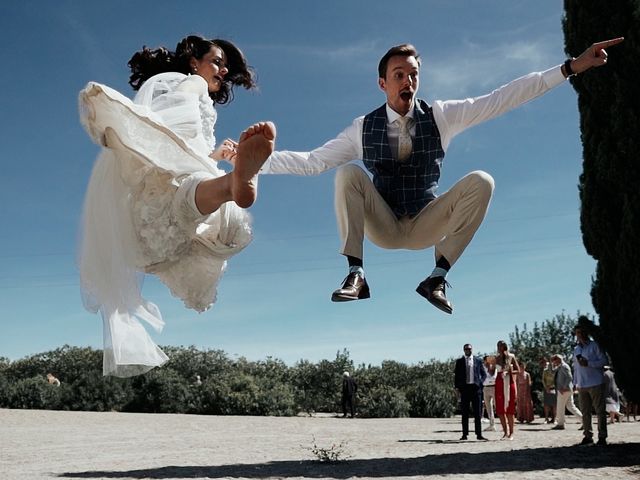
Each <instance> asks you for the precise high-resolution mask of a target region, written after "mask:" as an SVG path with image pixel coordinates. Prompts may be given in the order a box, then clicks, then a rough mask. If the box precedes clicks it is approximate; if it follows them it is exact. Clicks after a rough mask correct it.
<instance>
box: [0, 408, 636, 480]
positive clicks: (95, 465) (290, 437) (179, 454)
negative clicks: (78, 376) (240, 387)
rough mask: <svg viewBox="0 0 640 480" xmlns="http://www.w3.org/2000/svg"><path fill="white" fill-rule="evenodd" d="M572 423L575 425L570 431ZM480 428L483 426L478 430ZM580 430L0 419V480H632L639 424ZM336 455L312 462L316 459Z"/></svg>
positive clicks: (350, 422) (258, 420)
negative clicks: (605, 431)
mask: <svg viewBox="0 0 640 480" xmlns="http://www.w3.org/2000/svg"><path fill="white" fill-rule="evenodd" d="M572 422H573V423H572ZM484 426H486V425H484V424H483V427H484ZM578 426H579V425H578V424H577V423H575V422H574V421H573V420H572V419H570V423H568V424H567V429H566V430H564V431H551V430H549V426H548V425H544V424H543V423H542V422H541V421H540V420H536V422H534V423H532V424H529V425H518V426H517V428H516V436H515V439H514V440H513V441H505V440H499V438H500V437H501V434H500V433H498V432H486V433H485V436H486V437H487V438H489V440H490V441H488V442H481V441H477V440H475V436H474V435H471V436H470V437H469V438H470V439H471V440H468V441H460V440H459V438H460V428H461V427H460V418H459V417H456V418H451V419H423V418H418V419H414V418H402V419H359V418H356V419H343V418H340V417H335V416H328V415H327V416H317V417H290V418H278V417H216V416H196V415H155V414H133V413H116V412H110V413H95V412H56V411H43V410H6V409H0V479H2V480H13V479H20V480H35V479H51V478H58V479H60V478H62V479H114V478H116V479H182V478H203V479H205V478H206V479H220V478H231V479H272V478H281V479H322V478H327V479H347V478H358V479H361V478H362V479H364V478H371V479H414V478H415V479H417V478H427V479H440V478H449V479H454V478H455V479H463V480H466V479H492V480H495V479H497V478H509V479H514V480H515V479H517V480H525V479H540V478H545V479H549V478H551V479H555V478H557V479H562V480H567V479H578V478H579V479H582V480H585V479H594V480H595V479H602V478H608V479H611V480H614V479H615V480H618V479H631V478H636V479H637V478H640V421H638V422H633V421H631V422H622V423H616V424H614V425H609V445H608V446H606V447H598V446H595V445H594V446H576V444H577V443H578V442H579V441H580V440H581V438H582V436H581V432H580V431H579V430H578ZM314 443H315V445H316V447H317V448H318V450H319V452H320V453H321V452H322V451H324V452H329V451H331V449H332V446H333V445H335V447H333V452H334V453H335V454H336V455H337V457H338V460H337V461H334V462H320V461H318V456H317V455H316V454H314V453H313V451H312V448H313V446H314Z"/></svg>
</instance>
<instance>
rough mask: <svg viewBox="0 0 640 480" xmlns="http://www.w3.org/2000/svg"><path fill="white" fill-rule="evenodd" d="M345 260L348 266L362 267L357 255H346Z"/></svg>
mask: <svg viewBox="0 0 640 480" xmlns="http://www.w3.org/2000/svg"><path fill="white" fill-rule="evenodd" d="M346 257H347V262H349V266H350V267H362V259H361V258H358V257H352V256H351V255H346Z"/></svg>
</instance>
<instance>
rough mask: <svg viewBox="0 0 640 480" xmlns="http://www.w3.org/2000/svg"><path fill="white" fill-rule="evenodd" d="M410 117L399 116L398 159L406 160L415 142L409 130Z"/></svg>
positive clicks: (397, 122)
mask: <svg viewBox="0 0 640 480" xmlns="http://www.w3.org/2000/svg"><path fill="white" fill-rule="evenodd" d="M409 120H410V118H409V117H399V118H398V119H397V120H396V124H397V125H398V127H399V128H398V160H399V161H400V162H404V161H405V160H406V159H407V158H409V156H410V155H411V150H412V149H413V143H412V142H411V133H410V132H409Z"/></svg>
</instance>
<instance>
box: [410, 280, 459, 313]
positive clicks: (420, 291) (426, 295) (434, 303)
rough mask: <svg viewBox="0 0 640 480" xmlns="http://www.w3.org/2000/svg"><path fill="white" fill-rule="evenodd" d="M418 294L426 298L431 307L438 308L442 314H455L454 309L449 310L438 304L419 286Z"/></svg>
mask: <svg viewBox="0 0 640 480" xmlns="http://www.w3.org/2000/svg"><path fill="white" fill-rule="evenodd" d="M416 292H418V295H420V296H422V297H424V298H426V299H427V301H428V302H429V303H430V304H431V305H433V306H434V307H436V308H437V309H438V310H440V311H441V312H444V313H448V314H449V315H451V314H452V313H453V308H447V307H446V306H445V305H442V304H441V303H438V302H434V301H433V300H432V299H431V298H429V294H428V293H427V291H426V290H424V289H423V288H422V287H420V286H418V288H416Z"/></svg>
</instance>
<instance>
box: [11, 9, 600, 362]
mask: <svg viewBox="0 0 640 480" xmlns="http://www.w3.org/2000/svg"><path fill="white" fill-rule="evenodd" d="M562 14H563V12H562V2H560V1H550V2H530V1H521V0H512V1H510V2H506V1H496V0H486V1H483V2H451V1H445V0H415V1H414V0H407V1H404V2H402V4H401V6H399V4H397V3H395V4H394V3H393V2H379V1H373V0H353V1H338V0H329V1H326V0H325V1H323V2H304V1H273V2H264V1H261V2H257V1H251V0H248V1H244V2H219V1H189V2H175V1H165V0H154V1H138V2H130V1H125V0H118V1H113V0H111V1H109V2H93V1H85V2H78V1H65V0H59V1H56V2H50V1H45V0H41V1H33V0H23V1H21V2H6V3H5V4H4V5H3V15H2V16H1V18H0V44H2V45H3V47H2V50H1V51H0V59H1V62H2V69H0V88H1V91H2V92H3V95H2V100H0V102H1V104H2V108H1V109H0V115H1V116H0V119H1V122H2V123H1V127H2V128H1V129H0V149H1V150H0V151H1V153H2V155H1V158H2V165H3V170H4V171H3V182H2V184H3V188H2V189H0V224H1V225H2V229H1V230H0V265H1V267H0V356H6V357H9V358H11V359H17V358H21V357H23V356H26V355H29V354H33V353H37V352H42V351H46V350H49V349H53V348H56V347H59V346H62V345H64V344H70V345H78V346H93V347H98V348H100V347H101V344H102V322H101V319H100V318H99V316H97V315H93V314H90V313H89V312H86V311H85V310H84V309H83V307H82V304H81V300H80V293H79V282H78V273H77V266H76V260H75V252H76V244H77V232H78V224H79V218H80V212H81V206H82V199H83V195H84V191H85V188H86V184H87V181H88V178H89V174H90V170H91V167H92V164H93V162H94V160H95V157H96V155H97V153H98V147H97V146H96V145H94V144H92V143H91V141H90V140H89V138H88V136H87V135H86V134H85V132H84V131H83V130H82V128H81V126H80V123H79V121H78V114H77V94H78V91H79V90H80V89H81V88H82V87H83V86H84V85H85V84H86V82H88V81H90V80H94V81H99V82H101V83H105V84H108V85H110V86H112V87H114V88H116V89H118V90H120V91H121V92H123V93H124V94H126V95H129V96H130V95H131V93H132V92H131V89H130V87H129V86H128V85H127V78H128V71H127V67H126V63H127V61H128V59H129V58H130V56H131V55H132V54H133V53H134V52H135V51H137V50H138V49H140V48H141V47H142V45H148V46H150V47H155V46H158V45H165V46H168V47H170V48H173V47H174V46H175V44H176V43H177V41H178V40H179V39H180V38H182V37H183V36H185V35H186V34H189V33H200V34H203V35H205V36H211V37H222V38H228V39H230V40H232V41H234V42H235V43H237V44H238V46H240V48H242V49H243V51H244V52H245V54H246V56H247V57H248V59H249V63H250V64H251V65H252V66H253V67H254V68H255V69H256V71H257V73H258V81H259V84H260V88H259V90H258V91H256V92H245V91H241V92H238V93H237V95H236V100H235V101H234V102H233V103H231V105H229V106H227V107H223V108H220V109H219V119H218V125H217V129H216V135H217V137H218V139H223V138H225V137H233V138H235V137H237V136H238V133H239V132H240V131H241V130H242V129H243V128H245V127H246V126H247V125H249V124H251V123H253V122H255V121H259V120H273V121H274V122H275V123H276V124H277V126H278V132H279V137H278V140H277V147H278V148H279V149H290V150H302V151H304V150H309V149H311V148H313V147H315V146H318V145H320V144H322V143H324V142H325V141H326V140H328V139H330V138H333V137H334V136H335V135H337V134H338V133H339V132H340V131H341V130H342V129H343V128H345V127H346V126H347V125H349V124H350V123H351V121H352V120H353V119H354V118H355V117H357V116H359V115H362V114H365V113H367V112H369V111H371V110H373V109H374V108H375V107H377V106H379V105H381V104H383V103H384V96H383V94H382V92H381V91H380V90H379V89H378V86H377V73H376V68H377V63H378V60H379V58H380V57H381V56H382V55H383V54H384V52H385V51H386V50H387V49H388V48H389V47H390V46H392V45H396V44H399V43H404V42H410V43H413V44H414V45H415V46H416V47H417V48H418V50H420V52H421V53H422V57H423V66H422V72H421V90H420V92H421V93H420V96H421V97H422V98H425V99H426V100H427V101H429V102H431V101H433V100H435V99H452V98H461V97H467V96H476V95H481V94H484V93H488V92H489V91H491V90H492V89H493V88H495V87H497V86H499V85H501V84H503V83H506V82H508V81H509V80H511V79H514V78H516V77H518V76H521V75H524V74H526V73H529V72H530V71H535V70H544V69H546V68H548V67H551V66H554V65H557V64H560V63H561V62H562V61H563V60H564V58H565V55H564V51H563V36H562V29H561V19H562ZM595 40H601V39H594V41H595ZM605 68H606V67H605ZM589 74H593V75H597V71H592V72H590V73H589ZM578 125H579V118H578V113H577V103H576V95H575V93H574V91H573V90H572V88H571V86H570V85H569V84H568V83H566V84H565V85H561V86H560V87H558V88H556V89H554V90H553V91H551V92H550V93H548V94H547V95H545V96H544V97H542V98H539V99H537V100H535V101H534V102H531V103H529V104H527V105H525V106H523V107H521V108H519V109H518V110H516V111H513V112H510V113H508V114H507V115H505V116H503V117H500V118H498V119H495V120H493V121H491V122H488V123H485V124H483V125H480V126H478V127H475V128H473V129H471V130H468V131H466V132H465V133H463V134H462V135H460V136H458V137H457V138H456V139H455V140H454V141H453V143H452V144H451V146H450V148H449V151H448V153H447V157H446V159H445V165H444V173H443V175H442V178H441V182H440V190H441V191H445V190H446V189H447V188H449V187H450V186H451V185H452V184H453V183H454V182H455V181H456V180H458V179H459V178H460V177H462V176H463V175H464V174H466V173H467V172H469V171H471V170H476V169H483V170H486V171H487V172H489V173H490V174H491V175H492V176H493V177H494V179H495V181H496V192H495V197H494V200H493V203H492V206H491V208H490V211H489V214H488V216H487V218H486V220H485V222H484V224H483V226H482V227H481V229H480V230H479V232H478V234H477V235H476V237H475V239H474V240H473V242H472V244H471V246H470V247H469V248H468V249H467V251H466V252H465V254H464V255H463V256H462V258H461V259H460V261H459V262H458V263H457V264H456V265H455V267H454V268H453V269H452V271H451V273H450V275H449V277H448V279H449V281H450V283H451V284H452V286H453V288H452V289H450V290H449V292H448V296H449V298H450V299H451V300H452V302H453V303H454V307H455V311H454V314H453V315H452V316H448V315H445V314H443V313H440V312H439V311H438V310H436V309H435V308H433V307H432V306H431V305H429V304H428V303H427V302H426V301H425V300H424V299H423V298H422V297H420V296H418V295H417V294H416V293H415V287H416V286H417V284H418V283H419V282H420V281H421V280H422V279H423V278H424V277H425V276H426V275H427V274H428V273H429V272H430V271H431V269H432V268H433V250H432V249H430V250H427V251H421V252H409V251H401V250H400V251H388V250H382V249H380V248H378V247H376V246H374V245H372V244H369V243H367V244H366V245H365V267H366V271H367V277H368V280H369V283H370V285H371V290H372V298H371V299H370V300H366V301H359V302H350V303H346V304H335V303H331V302H330V301H329V298H330V294H331V292H332V291H333V290H334V289H335V288H337V287H338V286H339V283H340V281H341V280H342V279H343V278H344V276H345V272H346V267H345V265H346V262H345V261H344V259H343V258H342V257H341V256H340V255H339V254H338V253H337V251H338V248H339V241H338V236H337V229H336V225H335V219H334V214H333V178H334V172H332V171H331V172H328V173H325V174H323V175H320V176H317V177H295V176H275V175H273V176H271V175H270V176H264V177H262V178H261V181H260V189H261V190H260V197H259V201H258V203H257V204H256V205H255V206H254V207H252V209H251V211H252V214H253V216H254V229H255V239H254V242H253V243H252V244H251V245H250V246H249V247H248V248H247V249H246V250H245V251H243V252H242V253H240V254H239V255H238V256H236V257H235V258H233V259H232V260H231V261H230V264H229V267H228V269H227V273H226V274H225V276H224V278H223V279H222V282H221V285H220V289H219V300H218V303H217V304H216V305H215V306H214V307H213V308H212V309H211V310H209V311H208V312H206V313H204V314H197V313H195V312H192V311H189V310H186V309H185V308H184V307H183V306H182V303H181V302H180V301H179V300H177V299H175V298H172V297H171V296H170V294H169V293H168V292H167V290H166V289H165V288H164V287H163V286H162V285H161V284H160V283H159V282H157V281H156V280H155V279H153V278H151V277H148V278H147V280H146V281H145V286H144V294H145V296H146V297H147V298H148V299H150V300H151V301H153V302H155V303H157V304H158V305H159V307H160V308H161V310H162V312H163V316H164V318H165V320H166V326H165V330H164V332H163V333H162V334H161V335H154V338H155V339H156V340H157V342H158V343H159V344H161V345H162V344H164V345H196V346H197V347H200V348H220V349H223V350H225V351H227V352H228V353H229V354H231V355H242V356H246V357H247V358H249V359H252V360H259V359H264V358H265V357H266V356H273V357H277V358H280V359H283V360H284V361H286V362H287V363H293V362H295V361H296V360H298V359H300V358H307V359H310V360H314V361H315V360H319V359H322V358H329V359H332V358H334V356H335V353H336V351H337V350H341V349H342V348H347V349H348V350H349V351H350V353H351V358H352V359H353V360H354V361H355V362H357V363H360V362H365V363H373V364H377V363H379V362H380V361H382V360H383V359H394V360H398V361H402V362H407V363H415V362H418V361H421V360H429V359H431V358H438V359H446V358H449V357H452V356H457V355H459V354H461V352H462V345H463V344H464V343H466V342H471V343H473V344H474V346H475V350H476V351H477V352H480V351H483V352H489V351H493V350H494V349H495V344H496V341H497V340H499V339H501V338H507V337H508V334H509V333H510V332H512V331H513V330H514V326H515V325H522V324H524V323H527V324H529V325H531V324H533V322H535V321H538V322H541V321H544V320H545V319H549V318H552V317H553V316H554V315H555V314H558V313H561V312H562V311H563V310H564V311H566V312H567V313H569V314H572V315H573V314H575V313H576V312H577V311H580V312H582V313H593V307H592V305H591V300H590V296H589V289H590V284H591V276H592V274H593V271H594V268H595V262H594V261H593V260H592V259H591V258H590V257H589V256H588V255H587V254H586V253H585V250H584V247H583V245H582V241H581V237H580V228H579V199H578V190H577V182H578V176H579V174H580V172H581V168H582V167H581V145H580V137H579V128H578Z"/></svg>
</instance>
